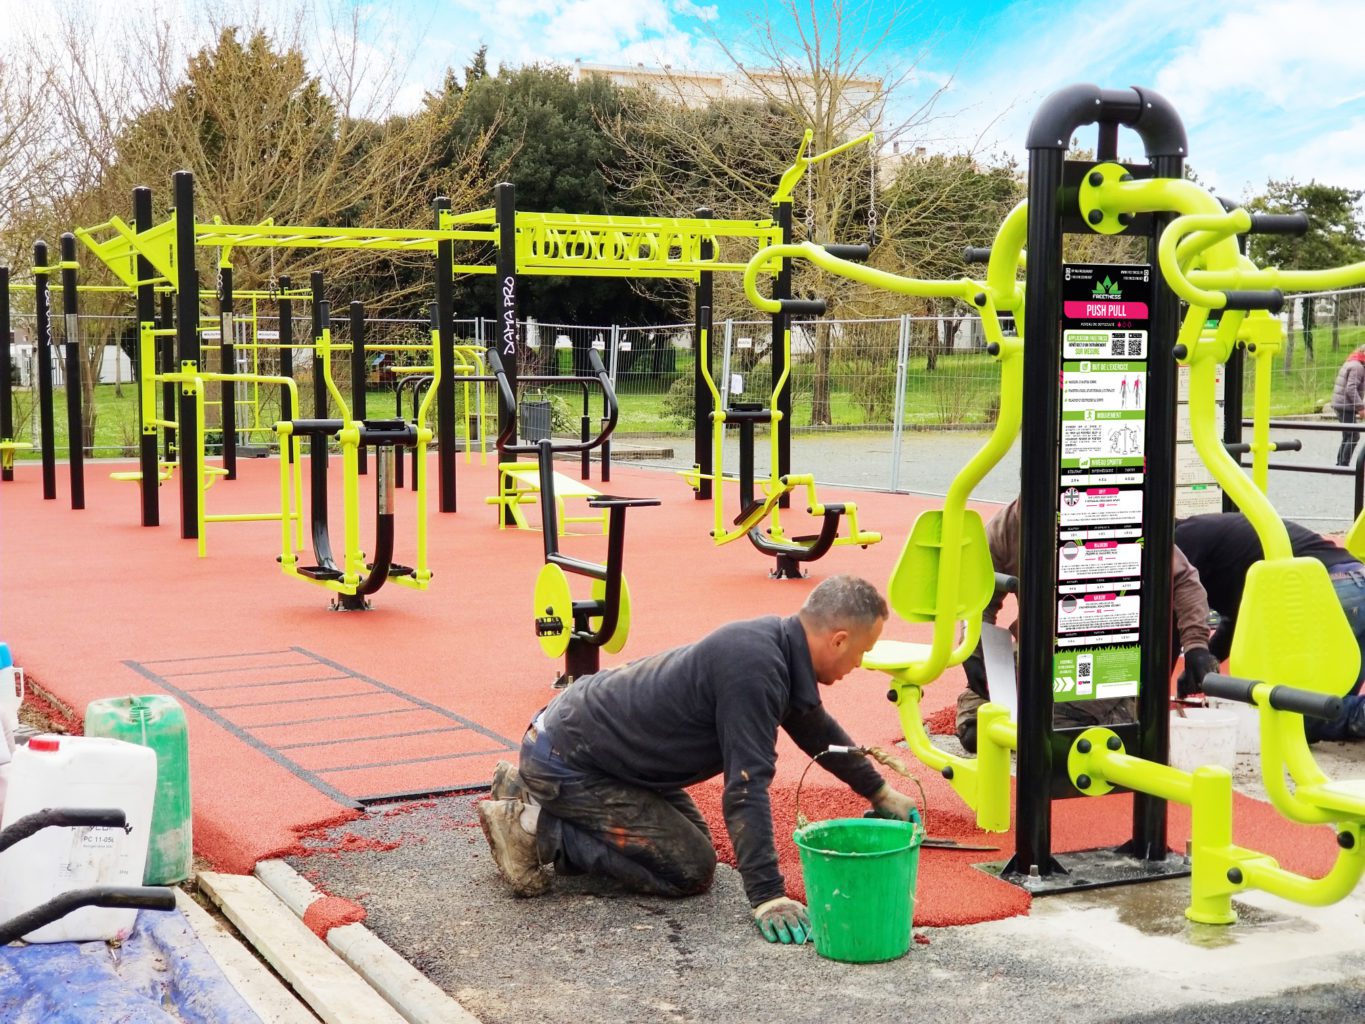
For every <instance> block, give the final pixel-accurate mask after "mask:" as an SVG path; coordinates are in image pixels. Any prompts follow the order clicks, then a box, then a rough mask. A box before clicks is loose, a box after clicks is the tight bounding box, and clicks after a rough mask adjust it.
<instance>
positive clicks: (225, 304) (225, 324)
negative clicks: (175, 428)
mask: <svg viewBox="0 0 1365 1024" xmlns="http://www.w3.org/2000/svg"><path fill="white" fill-rule="evenodd" d="M234 310H235V306H234V300H233V296H232V267H231V266H229V265H228V264H227V263H226V262H222V263H219V264H218V324H219V329H218V370H219V372H220V373H236V372H237V339H236V336H235V334H234V331H235V329H236V325H235V324H234V322H233V321H234V319H235V318H234V316H233V313H234ZM219 385H220V386H219V389H218V397H219V401H220V402H221V403H222V415H221V416H220V417H219V419H220V421H221V425H222V428H223V468H224V469H225V470H227V479H229V480H236V479H237V383H236V381H231V380H225V381H220V382H219Z"/></svg>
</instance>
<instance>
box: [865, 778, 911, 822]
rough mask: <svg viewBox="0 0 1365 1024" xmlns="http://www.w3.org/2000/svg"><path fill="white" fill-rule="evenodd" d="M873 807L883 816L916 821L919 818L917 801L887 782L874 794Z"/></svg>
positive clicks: (879, 815) (878, 814)
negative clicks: (916, 810)
mask: <svg viewBox="0 0 1365 1024" xmlns="http://www.w3.org/2000/svg"><path fill="white" fill-rule="evenodd" d="M872 807H873V809H874V810H875V811H876V812H877V816H878V817H881V818H898V819H899V820H901V821H916V820H918V818H919V815H918V814H917V813H916V812H915V801H913V800H911V799H910V798H909V797H908V796H906V795H905V794H904V793H900V792H897V791H896V790H894V789H892V788H891V787H890V786H888V785H887V784H886V783H885V782H883V783H882V788H881V789H879V790H877V792H875V793H873V794H872Z"/></svg>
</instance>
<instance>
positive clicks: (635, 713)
mask: <svg viewBox="0 0 1365 1024" xmlns="http://www.w3.org/2000/svg"><path fill="white" fill-rule="evenodd" d="M887 614H888V612H887V606H886V601H885V599H884V598H883V597H882V595H881V594H880V593H878V591H877V589H876V588H875V587H874V586H873V585H872V584H871V583H868V582H867V581H866V580H863V579H859V578H858V577H856V576H832V577H830V578H829V579H827V580H824V581H823V582H822V583H820V584H819V586H817V587H815V589H814V590H812V591H811V592H810V594H809V596H808V597H807V599H806V602H805V604H804V605H803V607H802V608H801V610H800V612H798V613H797V614H796V615H793V616H791V617H789V618H779V617H777V616H768V617H765V618H760V619H752V620H749V621H745V622H735V623H731V624H729V625H726V626H722V627H721V628H720V629H717V630H716V631H715V632H713V633H711V634H710V635H709V636H706V637H704V638H703V639H701V640H699V641H697V642H696V643H692V644H688V645H686V646H684V647H678V648H675V649H673V650H670V651H665V652H663V653H661V654H655V655H652V656H650V657H646V658H641V659H640V660H638V661H634V662H631V663H630V664H628V665H623V666H620V667H618V668H610V669H604V670H602V671H600V672H597V673H594V674H593V675H590V676H584V677H581V678H579V679H578V680H576V681H575V682H574V684H573V685H572V686H571V687H569V688H568V689H567V690H565V691H564V692H563V693H562V694H561V695H560V696H559V697H558V698H556V699H555V700H554V701H553V702H552V703H551V704H550V705H549V707H547V708H545V709H544V710H543V711H541V712H540V713H539V714H537V715H536V716H535V719H534V721H533V722H532V724H531V727H530V728H529V729H528V730H527V731H526V736H525V738H524V739H523V740H522V745H521V758H520V770H518V768H516V767H514V766H513V765H511V764H510V763H508V762H505V761H504V762H502V763H500V764H499V765H498V769H497V772H496V773H495V775H494V778H493V786H492V792H491V794H490V795H491V797H492V799H490V800H486V801H483V802H481V803H480V804H479V805H478V806H479V820H480V823H481V824H482V826H483V830H484V835H485V836H486V837H487V838H488V845H489V847H490V849H491V850H492V853H493V861H494V863H495V864H496V865H497V868H498V872H499V873H500V874H501V875H502V876H503V878H504V879H505V880H506V881H507V882H508V883H509V884H510V885H511V887H512V891H513V893H515V894H516V895H518V896H538V895H540V894H541V893H543V892H545V891H546V890H547V889H548V888H549V887H550V883H551V877H552V876H551V875H550V874H548V873H547V872H546V870H545V866H548V865H553V866H554V869H555V872H556V873H561V874H573V873H585V872H586V873H591V874H595V875H605V876H608V877H611V878H615V879H617V880H618V881H620V882H621V883H622V884H623V885H624V886H625V887H626V888H628V889H631V890H633V891H635V892H641V893H648V894H652V895H658V896H694V895H697V894H699V893H702V892H705V891H706V890H707V889H709V888H710V886H711V880H712V877H713V875H714V874H715V869H716V851H715V847H714V845H713V843H712V840H711V832H710V830H709V829H708V828H707V825H706V820H705V819H704V818H703V817H702V815H701V812H700V811H699V810H698V809H697V805H696V804H695V803H694V802H693V801H692V798H691V797H690V796H689V795H688V794H687V793H686V792H685V791H684V787H686V786H690V785H692V784H694V783H697V782H701V781H703V780H705V779H709V778H712V777H714V776H716V775H723V777H724V792H723V796H722V802H721V806H722V810H723V812H724V815H725V827H726V829H727V830H728V832H729V834H730V841H731V843H732V844H733V846H734V850H735V858H736V860H737V861H738V864H739V872H740V875H741V876H742V878H743V881H744V892H745V895H746V896H747V897H748V899H749V904H750V906H751V907H752V908H753V916H754V921H755V923H756V924H757V925H758V928H759V930H760V931H761V932H762V934H763V936H764V938H766V939H767V940H768V941H769V942H779V941H780V942H796V943H801V942H804V941H805V940H806V936H807V934H808V933H809V930H810V922H809V919H808V918H807V916H806V908H805V907H804V906H803V905H802V904H801V903H799V902H797V901H796V900H793V899H789V898H787V897H786V896H785V895H784V893H785V891H786V890H785V885H784V882H783V879H782V873H781V871H779V870H778V860H777V848H776V846H775V844H774V842H773V817H772V807H771V804H770V803H769V797H768V787H769V785H770V784H771V782H772V779H773V773H774V771H775V768H776V765H777V730H778V727H779V726H780V727H781V728H782V729H784V730H785V731H786V732H787V735H789V736H790V737H791V738H792V739H793V740H794V741H795V742H796V744H797V746H798V747H800V748H801V749H802V750H803V751H805V752H806V753H807V754H809V755H811V756H814V755H815V754H818V753H820V752H821V751H824V750H826V749H828V748H829V747H830V746H852V745H854V744H853V741H852V740H851V739H850V738H849V736H848V734H847V733H846V732H844V730H843V728H842V727H840V725H839V723H838V722H836V721H835V720H834V718H833V717H831V716H830V714H829V713H828V712H827V711H826V710H825V709H824V707H823V705H822V704H821V703H820V693H819V687H818V685H817V684H825V685H829V684H831V683H834V682H836V681H838V680H839V679H842V678H843V677H844V676H846V675H847V674H848V673H849V672H850V671H852V670H853V669H854V668H856V667H857V665H858V664H859V662H860V661H861V660H862V657H863V655H864V654H866V653H867V652H868V650H870V649H871V647H872V645H873V644H874V643H876V641H877V638H878V637H879V636H880V635H881V631H882V627H883V626H884V625H885V623H886V618H887ZM820 764H821V766H823V767H824V768H826V769H828V770H829V771H830V772H831V773H833V774H834V775H835V776H837V777H838V778H839V779H841V780H843V781H844V782H845V783H847V784H848V785H849V787H850V788H851V789H852V790H853V791H854V792H855V793H858V794H859V795H861V796H864V797H866V798H867V799H868V800H870V801H871V803H872V805H873V807H875V808H876V809H877V810H879V811H880V812H882V813H883V814H886V815H889V816H894V817H899V818H902V819H905V818H908V817H909V815H910V812H911V810H912V809H913V806H914V804H913V802H912V801H911V800H910V798H909V797H907V796H905V795H904V794H902V793H899V792H897V791H896V790H894V789H891V788H890V787H889V786H888V785H887V784H886V783H885V782H884V781H883V780H882V777H881V775H880V774H879V773H878V772H877V770H876V769H875V768H873V767H872V765H871V764H869V763H868V762H867V760H866V758H864V757H862V756H860V755H857V754H833V755H829V756H826V757H822V758H821V759H820Z"/></svg>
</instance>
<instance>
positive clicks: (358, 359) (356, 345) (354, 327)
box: [350, 299, 368, 474]
mask: <svg viewBox="0 0 1365 1024" xmlns="http://www.w3.org/2000/svg"><path fill="white" fill-rule="evenodd" d="M350 312H351V416H352V417H353V418H355V419H357V420H364V419H365V303H363V302H361V301H359V300H358V299H354V300H352V301H351V310H350ZM367 450H368V449H367V448H366V446H365V445H363V444H362V445H361V446H360V450H359V451H358V452H357V453H356V454H357V455H358V456H359V457H360V472H361V473H362V474H364V473H365V472H366V469H367V463H368V460H367V459H366V458H365V455H366V452H367Z"/></svg>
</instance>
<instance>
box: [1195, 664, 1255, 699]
mask: <svg viewBox="0 0 1365 1024" xmlns="http://www.w3.org/2000/svg"><path fill="white" fill-rule="evenodd" d="M1255 685H1256V681H1255V680H1254V679H1242V678H1241V677H1240V676H1225V675H1223V674H1222V673H1221V672H1210V673H1209V674H1208V675H1206V676H1205V677H1204V682H1203V685H1202V687H1201V689H1203V691H1204V695H1205V696H1206V697H1221V698H1222V699H1223V700H1236V701H1241V702H1242V703H1243V704H1253V703H1255V702H1254V701H1253V700H1252V699H1251V691H1252V689H1253V688H1254V687H1255Z"/></svg>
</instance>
